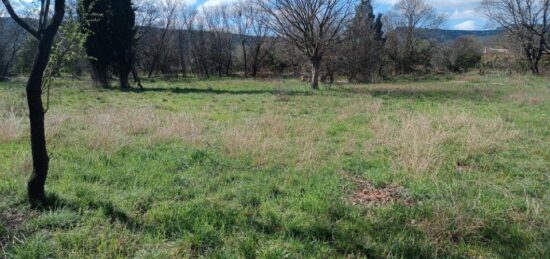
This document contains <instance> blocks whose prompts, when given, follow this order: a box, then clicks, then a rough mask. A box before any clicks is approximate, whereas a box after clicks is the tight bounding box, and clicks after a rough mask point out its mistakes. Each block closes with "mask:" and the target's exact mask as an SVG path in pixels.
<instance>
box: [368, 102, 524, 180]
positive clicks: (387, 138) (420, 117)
mask: <svg viewBox="0 0 550 259" xmlns="http://www.w3.org/2000/svg"><path fill="white" fill-rule="evenodd" d="M371 130H372V131H373V132H374V137H373V138H372V140H370V141H369V142H368V144H367V149H368V150H372V149H373V148H375V147H377V146H378V147H379V146H382V147H384V148H386V149H388V150H389V151H390V152H391V154H392V159H393V161H394V164H395V165H396V166H397V167H398V168H401V169H403V170H405V171H408V172H412V173H416V174H419V173H430V172H432V173H437V172H439V171H440V170H442V169H443V164H444V163H452V162H453V161H452V158H453V157H456V156H455V155H456V154H450V153H449V152H448V148H447V147H449V146H452V145H458V146H459V147H460V152H463V154H462V156H463V157H468V156H473V155H476V154H480V153H486V152H490V151H491V150H494V149H497V148H499V147H501V146H504V145H506V142H507V141H509V140H511V139H514V138H516V137H517V136H518V135H519V132H518V131H516V130H514V129H513V128H512V127H511V126H510V125H508V124H507V123H505V121H504V120H503V119H502V118H500V117H496V118H483V117H477V116H474V115H472V114H470V113H467V112H456V111H451V110H450V109H448V108H444V109H442V111H441V112H440V113H439V114H426V113H411V112H401V113H398V114H397V116H396V118H392V117H388V116H379V117H377V118H375V120H374V121H373V123H372V124H371Z"/></svg>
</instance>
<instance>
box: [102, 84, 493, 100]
mask: <svg viewBox="0 0 550 259" xmlns="http://www.w3.org/2000/svg"><path fill="white" fill-rule="evenodd" d="M110 89H111V90H118V89H116V88H110ZM122 92H132V93H148V92H150V93H172V94H212V95H276V96H334V97H338V96H343V97H352V96H357V95H367V96H372V97H380V98H392V99H431V100H435V101H441V100H449V99H462V100H471V101H484V100H493V99H495V98H497V97H498V96H500V95H501V93H500V92H499V91H498V90H497V89H486V88H480V87H468V88H463V87H454V86H452V85H449V86H445V87H442V86H429V87H418V86H415V85H376V84H375V85H367V86H354V85H350V86H339V87H334V88H331V89H324V90H320V91H313V90H309V89H305V90H290V89H289V90H287V89H235V90H227V89H219V88H193V87H191V88H180V87H174V88H172V87H158V88H145V89H138V88H130V89H125V90H122Z"/></svg>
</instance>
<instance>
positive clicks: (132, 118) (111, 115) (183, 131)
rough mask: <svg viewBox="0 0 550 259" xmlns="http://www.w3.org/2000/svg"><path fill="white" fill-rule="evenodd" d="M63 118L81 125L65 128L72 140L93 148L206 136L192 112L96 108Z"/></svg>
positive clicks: (191, 141) (198, 139) (196, 139)
mask: <svg viewBox="0 0 550 259" xmlns="http://www.w3.org/2000/svg"><path fill="white" fill-rule="evenodd" d="M66 120H68V121H70V123H71V124H74V125H80V130H77V131H75V132H68V134H69V135H70V136H71V137H72V139H73V141H75V142H78V143H85V145H86V146H87V147H88V148H91V149H94V150H105V151H113V150H117V149H119V148H121V147H122V146H125V145H128V144H130V143H131V142H133V141H136V140H138V139H143V140H145V141H147V142H148V143H156V142H167V141H183V142H184V143H186V144H189V145H199V144H200V143H202V142H203V140H204V139H205V138H206V137H205V134H206V133H205V129H206V127H204V126H202V124H201V123H200V122H198V121H197V120H195V119H193V118H192V117H191V116H189V115H187V114H184V113H181V114H174V113H169V112H163V111H162V112H159V111H156V110H154V108H152V107H144V108H139V109H132V110H131V109H112V108H109V109H102V110H95V111H92V112H90V113H88V114H86V115H82V116H76V117H74V118H71V119H66ZM58 124H59V123H58Z"/></svg>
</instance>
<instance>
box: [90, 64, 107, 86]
mask: <svg viewBox="0 0 550 259" xmlns="http://www.w3.org/2000/svg"><path fill="white" fill-rule="evenodd" d="M91 64H92V81H93V84H94V86H95V87H102V88H107V87H109V78H108V73H107V72H108V68H107V67H106V66H103V65H101V64H94V61H92V62H91Z"/></svg>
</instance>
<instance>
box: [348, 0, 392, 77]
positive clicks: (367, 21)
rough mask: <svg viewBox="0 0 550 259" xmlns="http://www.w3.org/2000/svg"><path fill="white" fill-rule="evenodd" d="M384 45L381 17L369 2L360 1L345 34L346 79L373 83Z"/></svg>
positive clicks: (378, 69)
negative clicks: (375, 12)
mask: <svg viewBox="0 0 550 259" xmlns="http://www.w3.org/2000/svg"><path fill="white" fill-rule="evenodd" d="M384 43H385V38H384V32H383V31H382V15H381V14H378V15H375V14H374V8H373V7H372V1H371V0H361V2H360V3H359V5H357V7H356V10H355V16H354V17H353V19H352V23H351V26H350V28H349V30H348V32H347V44H346V52H347V53H346V60H347V63H348V79H349V80H350V81H352V80H359V81H373V78H374V77H375V76H378V75H380V73H381V72H380V70H381V66H382V53H383V51H382V49H383V46H384Z"/></svg>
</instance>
